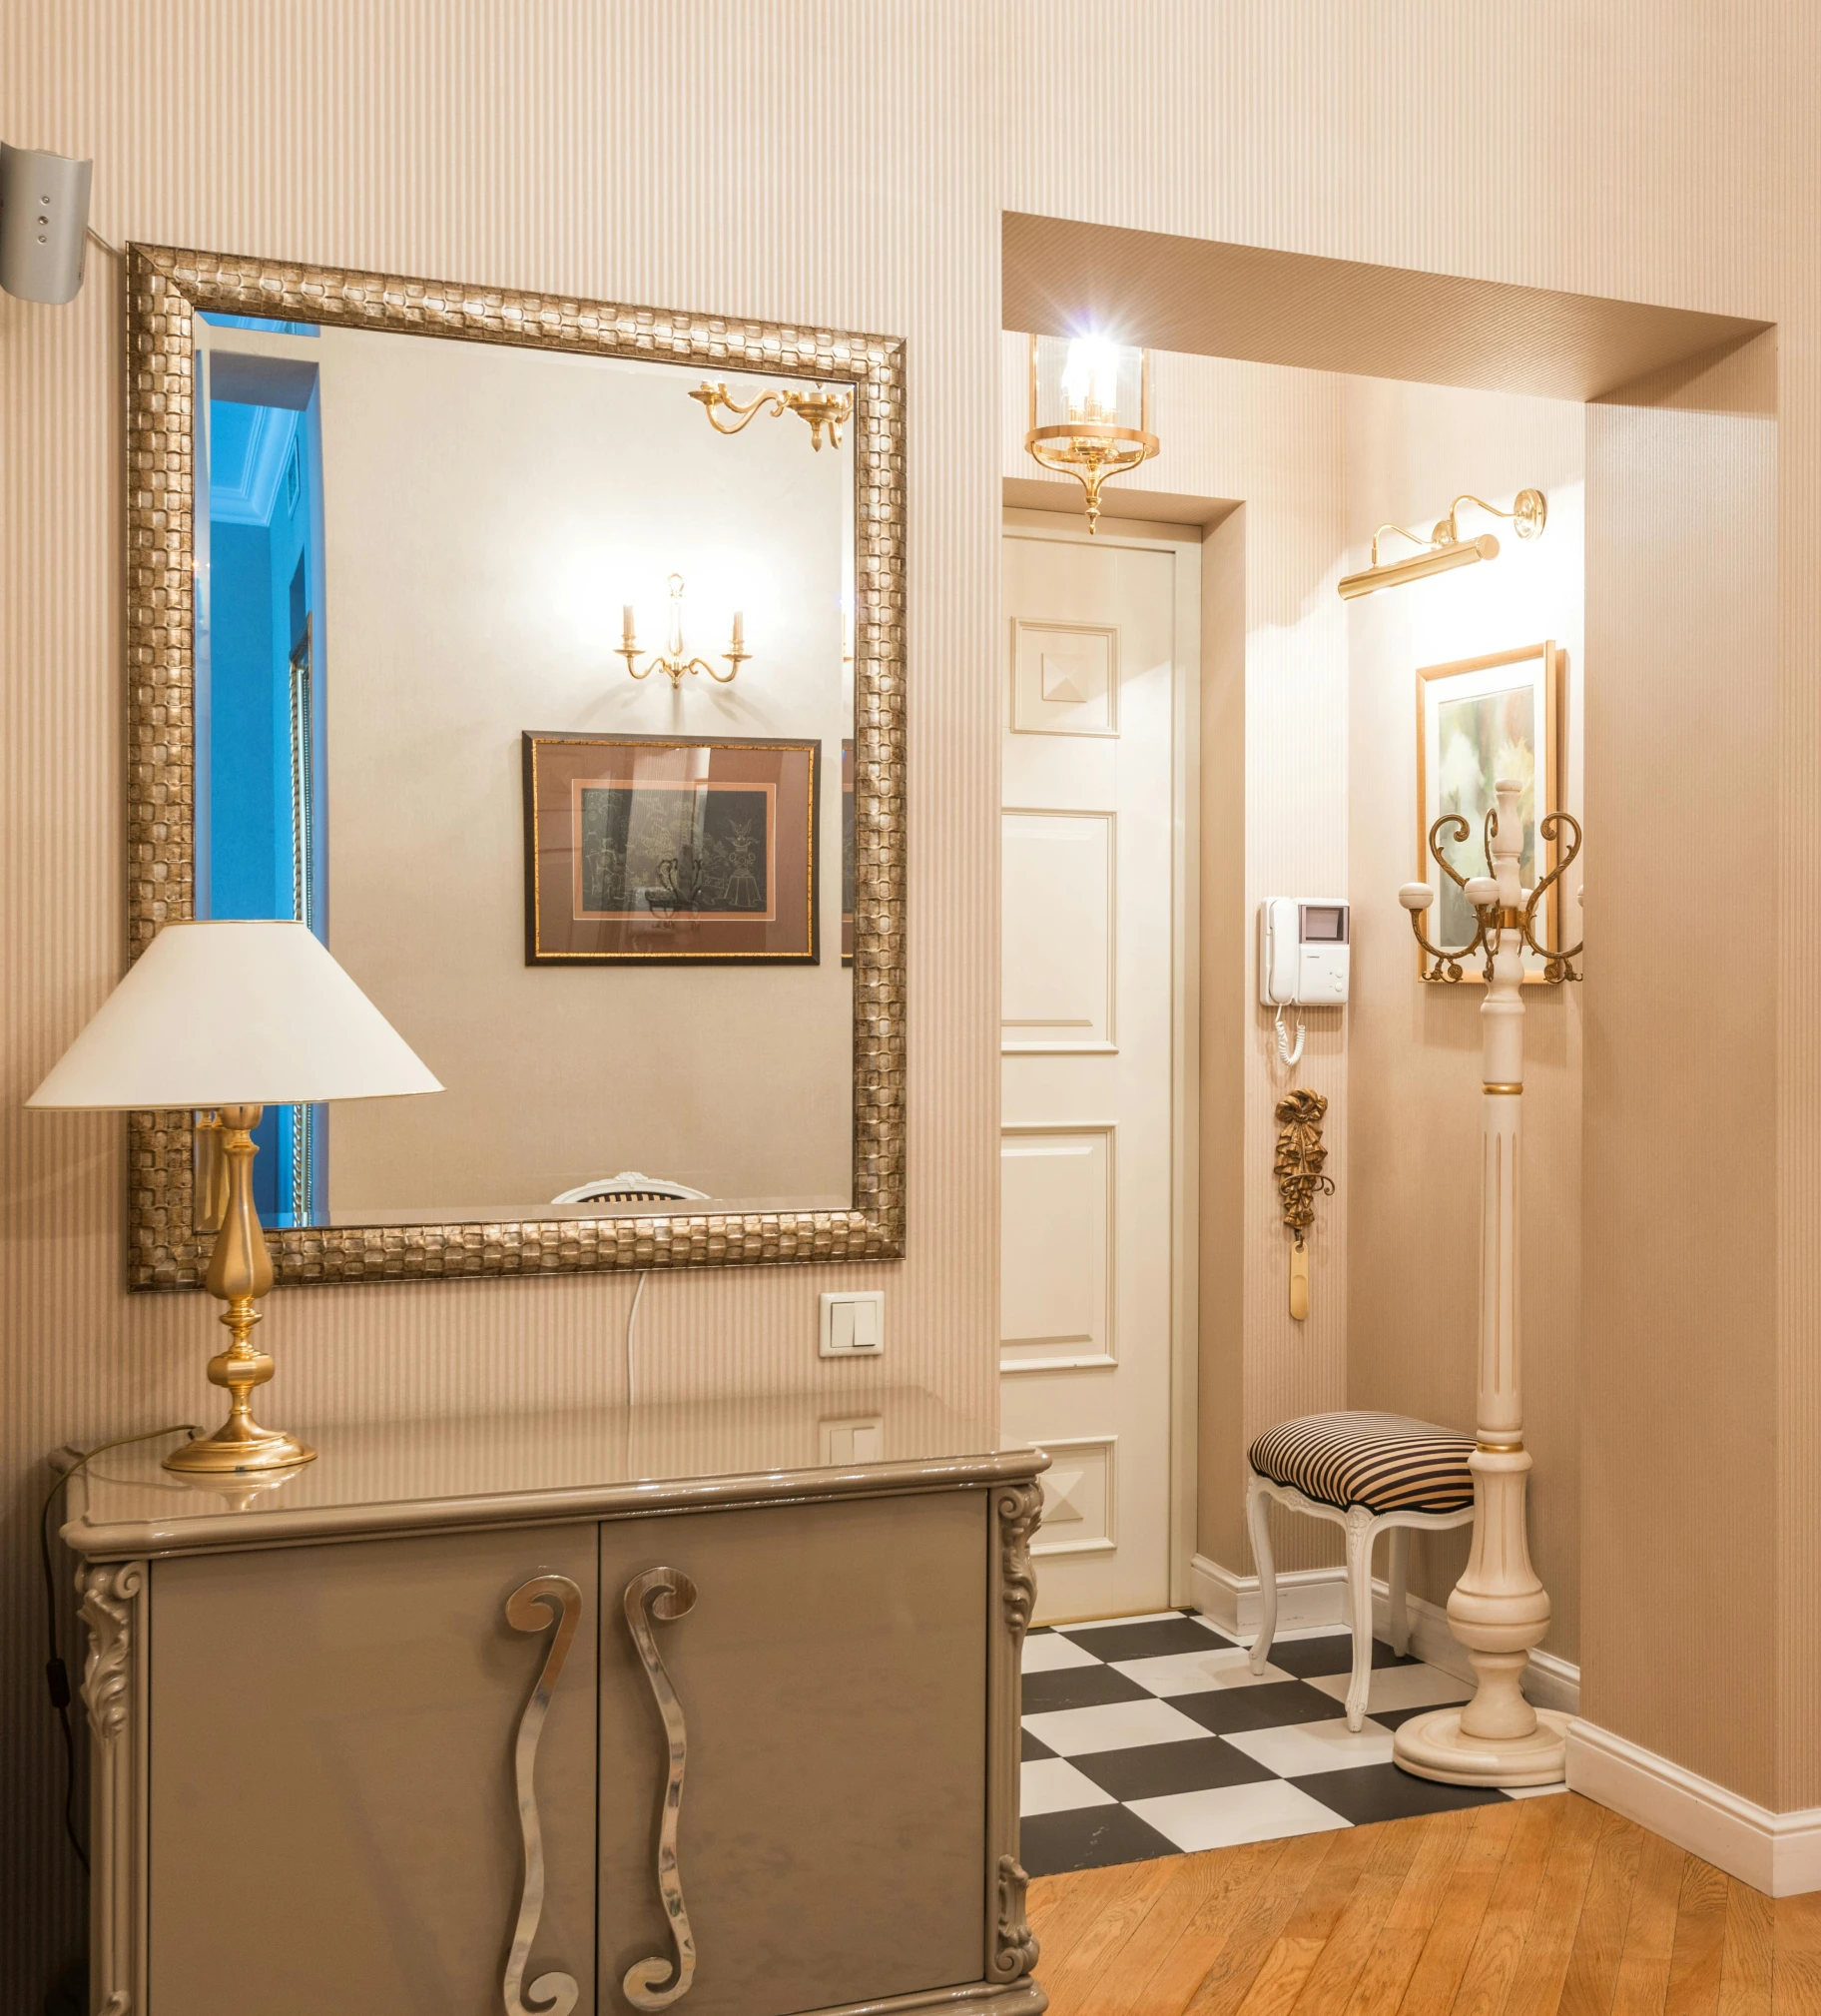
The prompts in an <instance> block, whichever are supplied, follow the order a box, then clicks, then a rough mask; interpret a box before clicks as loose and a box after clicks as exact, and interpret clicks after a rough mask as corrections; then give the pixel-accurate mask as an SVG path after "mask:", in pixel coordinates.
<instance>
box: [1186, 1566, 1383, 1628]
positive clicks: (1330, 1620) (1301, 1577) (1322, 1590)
mask: <svg viewBox="0 0 1821 2016" xmlns="http://www.w3.org/2000/svg"><path fill="white" fill-rule="evenodd" d="M1189 1583H1190V1586H1191V1588H1192V1589H1193V1591H1194V1604H1195V1608H1196V1609H1197V1610H1198V1611H1200V1612H1201V1614H1202V1616H1203V1617H1205V1618H1209V1619H1211V1620H1212V1621H1213V1622H1214V1623H1215V1624H1217V1625H1218V1626H1219V1627H1220V1628H1221V1630H1222V1631H1226V1632H1231V1633H1232V1634H1233V1635H1234V1637H1235V1638H1251V1637H1252V1636H1253V1634H1254V1633H1255V1632H1256V1631H1257V1630H1258V1577H1257V1576H1255V1575H1235V1574H1234V1573H1233V1571H1232V1570H1231V1569H1230V1568H1222V1567H1221V1565H1220V1563H1219V1562H1217V1561H1210V1560H1209V1559H1208V1558H1207V1556H1206V1555H1205V1554H1198V1555H1196V1556H1195V1558H1194V1560H1192V1561H1191V1562H1190V1563H1189ZM1346 1622H1347V1579H1346V1574H1345V1572H1344V1571H1343V1570H1341V1569H1338V1568H1298V1569H1291V1570H1289V1571H1287V1572H1286V1573H1285V1574H1283V1575H1280V1576H1279V1577H1278V1578H1277V1628H1278V1630H1279V1631H1280V1632H1287V1631H1308V1630H1310V1629H1313V1628H1319V1627H1321V1626H1324V1625H1325V1626H1329V1627H1333V1626H1335V1625H1343V1624H1345V1623H1346Z"/></svg>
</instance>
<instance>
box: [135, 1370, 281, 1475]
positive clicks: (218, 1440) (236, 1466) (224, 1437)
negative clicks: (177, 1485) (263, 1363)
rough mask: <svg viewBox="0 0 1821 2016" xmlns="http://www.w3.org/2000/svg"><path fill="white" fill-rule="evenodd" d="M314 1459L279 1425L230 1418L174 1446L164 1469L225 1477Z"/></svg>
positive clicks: (279, 1467)
mask: <svg viewBox="0 0 1821 2016" xmlns="http://www.w3.org/2000/svg"><path fill="white" fill-rule="evenodd" d="M268 1362H270V1361H268ZM315 1459H316V1452H315V1451H314V1450H313V1449H311V1448H310V1446H309V1444H308V1443H307V1442H300V1441H299V1440H298V1438H297V1437H296V1436H295V1435H287V1434H286V1433H285V1431H284V1430H283V1429H282V1428H262V1427H260V1425H259V1424H258V1423H257V1422H255V1421H252V1420H247V1421H244V1422H241V1421H234V1420H230V1421H228V1422H227V1423H225V1424H224V1425H223V1426H222V1427H220V1428H218V1429H217V1430H216V1431H215V1433H214V1434H213V1435H200V1436H198V1437H197V1439H196V1440H195V1441H194V1442H186V1443H183V1444H182V1445H181V1446H180V1447H178V1448H177V1449H174V1450H173V1451H172V1452H171V1454H170V1455H169V1456H167V1457H166V1458H165V1468H166V1469H167V1470H178V1471H184V1472H187V1473H188V1474H189V1475H190V1476H192V1477H227V1476H233V1475H235V1474H236V1473H240V1474H243V1475H244V1474H245V1473H247V1472H249V1471H260V1470H290V1469H292V1468H293V1467H294V1466H295V1465H297V1464H300V1463H313V1462H314V1461H315Z"/></svg>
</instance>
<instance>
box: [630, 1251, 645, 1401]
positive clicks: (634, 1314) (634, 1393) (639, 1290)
mask: <svg viewBox="0 0 1821 2016" xmlns="http://www.w3.org/2000/svg"><path fill="white" fill-rule="evenodd" d="M645 1280H646V1270H645V1269H644V1268H643V1267H641V1268H640V1269H639V1285H638V1286H637V1287H636V1288H634V1289H633V1291H632V1307H631V1308H630V1309H628V1310H627V1311H626V1407H627V1411H628V1412H630V1411H631V1409H632V1403H633V1401H634V1400H635V1399H636V1398H637V1397H638V1388H637V1387H636V1386H635V1384H634V1383H633V1372H632V1340H633V1336H634V1325H636V1324H637V1322H638V1320H639V1298H640V1297H641V1296H642V1295H643V1294H644V1293H645Z"/></svg>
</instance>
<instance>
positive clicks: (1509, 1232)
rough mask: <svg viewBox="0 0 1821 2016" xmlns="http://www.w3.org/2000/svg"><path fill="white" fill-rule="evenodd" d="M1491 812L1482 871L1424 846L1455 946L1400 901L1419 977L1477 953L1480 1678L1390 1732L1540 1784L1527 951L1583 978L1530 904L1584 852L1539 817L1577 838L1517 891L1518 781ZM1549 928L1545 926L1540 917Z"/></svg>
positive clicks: (1424, 1773) (1461, 1628) (1468, 1608)
mask: <svg viewBox="0 0 1821 2016" xmlns="http://www.w3.org/2000/svg"><path fill="white" fill-rule="evenodd" d="M1494 789H1495V792H1496V794H1497V797H1498V806H1497V809H1496V810H1494V811H1491V812H1489V813H1488V814H1487V818H1486V856H1487V866H1488V867H1489V868H1490V869H1491V871H1492V873H1491V875H1490V876H1474V877H1472V878H1464V877H1462V876H1460V875H1458V874H1457V873H1456V871H1455V870H1454V868H1453V867H1452V866H1451V865H1450V864H1449V862H1448V861H1447V860H1446V859H1445V858H1444V856H1443V853H1442V849H1441V846H1440V844H1439V836H1441V835H1442V833H1443V831H1444V829H1451V830H1450V831H1449V834H1448V837H1449V838H1450V839H1451V840H1453V841H1455V842H1457V843H1459V842H1460V841H1464V840H1466V839H1467V837H1468V835H1469V833H1470V832H1471V830H1472V829H1471V828H1470V827H1469V825H1468V822H1467V821H1466V820H1465V819H1463V818H1462V817H1461V816H1460V815H1459V814H1445V815H1444V816H1443V817H1442V818H1441V819H1438V820H1437V821H1436V823H1435V825H1434V826H1433V827H1431V829H1430V834H1429V848H1430V852H1431V854H1433V855H1434V856H1435V858H1436V860H1437V861H1438V862H1440V863H1441V865H1442V868H1443V871H1444V873H1445V874H1447V875H1448V876H1450V877H1451V878H1452V879H1453V880H1454V881H1455V882H1456V883H1457V884H1459V885H1460V887H1461V888H1462V890H1463V891H1464V892H1465V894H1466V896H1467V900H1468V902H1469V903H1471V904H1472V905H1473V907H1474V913H1475V916H1476V917H1477V919H1478V920H1479V930H1478V932H1477V933H1476V934H1475V937H1474V939H1473V942H1472V943H1471V944H1469V945H1467V946H1465V947H1463V948H1462V949H1461V951H1459V952H1448V951H1445V950H1442V949H1440V948H1438V947H1436V946H1432V945H1431V944H1430V942H1429V940H1428V939H1427V938H1426V937H1425V936H1424V934H1423V913H1424V912H1425V911H1426V910H1427V909H1428V908H1429V906H1430V904H1431V903H1432V902H1433V901H1434V899H1435V891H1434V890H1433V889H1432V888H1431V887H1430V885H1429V884H1428V883H1426V882H1412V883H1406V884H1405V886H1404V888H1403V889H1402V890H1400V891H1399V893H1398V900H1399V901H1400V902H1401V903H1402V904H1403V905H1404V907H1405V909H1406V910H1408V911H1409V912H1410V913H1411V919H1410V921H1411V924H1412V926H1413V928H1414V929H1415V931H1416V934H1417V943H1418V944H1419V945H1420V946H1421V947H1422V948H1423V951H1424V953H1425V955H1426V956H1427V958H1428V959H1429V960H1430V961H1431V962H1433V964H1431V965H1430V966H1429V967H1428V968H1426V971H1425V976H1424V977H1425V978H1426V979H1428V980H1434V981H1458V980H1460V978H1461V976H1462V962H1463V961H1464V960H1466V959H1469V958H1471V957H1472V955H1473V954H1474V953H1476V952H1478V951H1482V950H1484V952H1485V955H1486V979H1487V990H1486V1000H1485V1002H1484V1003H1483V1004H1482V1006H1481V1009H1480V1014H1481V1018H1482V1031H1483V1042H1484V1065H1483V1076H1484V1079H1485V1083H1484V1086H1483V1088H1482V1092H1481V1142H1482V1152H1481V1162H1480V1212H1481V1220H1480V1379H1479V1389H1480V1390H1479V1399H1478V1410H1477V1411H1478V1424H1477V1427H1476V1431H1475V1441H1476V1445H1477V1446H1476V1448H1475V1450H1474V1454H1473V1455H1472V1456H1471V1457H1470V1458H1469V1459H1468V1462H1469V1466H1470V1468H1471V1469H1472V1470H1473V1473H1474V1547H1473V1553H1472V1555H1471V1557H1470V1558H1469V1561H1468V1564H1467V1572H1466V1573H1465V1574H1464V1575H1463V1576H1462V1578H1461V1580H1460V1581H1459V1582H1458V1583H1457V1584H1456V1585H1455V1590H1454V1594H1453V1595H1452V1596H1451V1597H1450V1598H1449V1600H1448V1621H1449V1624H1450V1625H1451V1627H1452V1628H1453V1630H1454V1634H1455V1636H1456V1638H1458V1639H1459V1640H1460V1641H1461V1643H1462V1644H1463V1645H1464V1646H1465V1647H1466V1648H1467V1654H1468V1658H1469V1659H1470V1660H1472V1661H1473V1665H1474V1671H1475V1673H1476V1674H1477V1675H1478V1676H1479V1680H1480V1685H1479V1689H1478V1691H1477V1692H1476V1693H1475V1695H1474V1697H1473V1699H1472V1700H1470V1701H1469V1702H1468V1703H1467V1704H1466V1705H1465V1706H1464V1707H1453V1708H1438V1709H1437V1710H1436V1711H1435V1712H1434V1713H1432V1714H1427V1715H1418V1716H1415V1717H1413V1719H1411V1720H1410V1721H1407V1722H1405V1723H1404V1724H1403V1726H1402V1727H1401V1728H1400V1729H1399V1730H1398V1732H1397V1735H1396V1737H1395V1739H1394V1741H1393V1745H1392V1752H1393V1755H1394V1756H1395V1757H1396V1759H1397V1761H1398V1762H1399V1763H1400V1764H1401V1765H1403V1767H1404V1768H1405V1770H1407V1771H1414V1772H1415V1773H1416V1774H1417V1775H1418V1776H1419V1777H1425V1778H1441V1779H1443V1780H1445V1781H1446V1782H1447V1783H1450V1784H1457V1785H1547V1784H1554V1783H1556V1782H1558V1781H1559V1779H1560V1778H1561V1776H1562V1771H1563V1756H1564V1745H1563V1736H1564V1734H1565V1732H1566V1729H1567V1724H1568V1717H1567V1716H1566V1715H1564V1714H1557V1713H1555V1712H1553V1711H1551V1710H1550V1709H1547V1708H1535V1707H1532V1706H1531V1705H1530V1703H1529V1702H1528V1701H1527V1700H1526V1699H1525V1698H1524V1696H1523V1692H1522V1689H1521V1688H1520V1686H1519V1684H1518V1682H1519V1680H1521V1679H1522V1676H1523V1670H1524V1666H1525V1664H1526V1663H1527V1661H1528V1659H1529V1655H1530V1648H1531V1647H1532V1646H1534V1645H1538V1644H1540V1643H1541V1641H1542V1636H1543V1634H1544V1632H1546V1631H1547V1630H1548V1626H1549V1595H1548V1591H1547V1590H1545V1589H1544V1588H1543V1586H1542V1584H1541V1583H1540V1582H1539V1581H1538V1580H1537V1576H1536V1571H1535V1570H1534V1569H1533V1568H1532V1567H1531V1566H1530V1550H1529V1545H1528V1542H1527V1540H1526V1538H1525V1534H1524V1494H1525V1490H1526V1487H1527V1485H1528V1481H1529V1474H1530V1458H1529V1454H1528V1452H1527V1451H1526V1450H1525V1449H1524V1446H1523V1388H1522V1376H1521V1375H1522V1356H1521V1345H1520V1337H1519V1332H1518V1324H1517V1273H1518V1232H1519V1227H1520V1224H1521V1216H1522V1214H1521V1190H1520V1183H1521V1163H1520V1152H1521V1139H1520V1118H1521V1114H1522V1111H1523V985H1522V983H1523V953H1524V948H1525V947H1526V946H1527V947H1528V948H1529V950H1530V951H1531V952H1533V953H1536V954H1537V955H1538V956H1540V957H1541V958H1542V959H1543V960H1544V962H1545V966H1544V969H1543V978H1544V979H1545V980H1547V981H1548V982H1550V983H1551V984H1552V985H1555V984H1559V983H1560V982H1562V981H1572V980H1578V979H1579V978H1580V976H1579V975H1578V974H1577V973H1575V971H1574V969H1573V967H1572V965H1571V964H1570V962H1571V961H1572V960H1573V959H1574V957H1575V956H1576V955H1577V954H1578V953H1579V951H1580V947H1579V946H1578V945H1576V946H1573V947H1570V948H1569V950H1568V951H1566V952H1554V951H1551V950H1550V949H1549V948H1548V947H1547V946H1545V945H1540V944H1538V943H1537V940H1536V937H1535V929H1536V915H1537V904H1538V902H1539V901H1540V899H1541V898H1542V896H1543V893H1544V892H1545V891H1546V890H1547V889H1548V888H1549V886H1550V885H1551V884H1552V883H1555V882H1557V881H1558V880H1559V878H1560V877H1561V875H1562V873H1563V872H1564V871H1565V870H1566V868H1567V867H1568V864H1569V863H1570V862H1572V861H1573V860H1574V858H1575V856H1576V855H1578V854H1579V852H1580V828H1579V826H1578V825H1577V824H1576V823H1575V821H1574V820H1572V819H1571V818H1569V816H1568V815H1567V814H1566V813H1565V812H1552V813H1549V814H1547V815H1545V816H1544V818H1543V819H1542V820H1540V821H1539V822H1538V826H1537V852H1538V855H1539V856H1540V854H1541V851H1542V847H1543V845H1544V843H1546V842H1549V841H1552V840H1554V839H1555V837H1556V836H1557V834H1558V833H1560V832H1561V831H1562V830H1563V829H1566V830H1567V831H1568V832H1569V833H1570V834H1571V835H1572V844H1571V845H1570V847H1569V848H1568V851H1567V853H1566V855H1565V856H1564V857H1563V859H1562V860H1561V862H1560V863H1559V864H1558V865H1557V867H1556V868H1555V869H1554V870H1553V871H1552V872H1551V873H1549V874H1548V875H1546V876H1544V877H1543V878H1542V880H1541V881H1539V882H1538V884H1537V885H1536V887H1535V889H1533V890H1525V889H1523V888H1521V887H1520V885H1519V882H1518V873H1517V864H1518V858H1519V856H1520V854H1521V852H1522V845H1523V827H1522V821H1521V819H1520V816H1519V813H1518V809H1517V801H1518V794H1519V787H1518V786H1517V785H1516V784H1505V783H1502V784H1498V785H1496V786H1495V787H1494ZM1545 929H1546V926H1545Z"/></svg>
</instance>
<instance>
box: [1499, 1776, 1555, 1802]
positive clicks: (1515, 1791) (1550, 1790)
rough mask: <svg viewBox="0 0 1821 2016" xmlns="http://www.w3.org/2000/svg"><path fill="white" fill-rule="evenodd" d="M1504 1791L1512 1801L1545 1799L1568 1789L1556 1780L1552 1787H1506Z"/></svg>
mask: <svg viewBox="0 0 1821 2016" xmlns="http://www.w3.org/2000/svg"><path fill="white" fill-rule="evenodd" d="M1505 1789H1506V1791H1507V1792H1508V1793H1510V1795H1511V1796H1512V1797H1513V1798H1514V1799H1547V1798H1552V1797H1553V1796H1554V1794H1555V1793H1557V1792H1565V1791H1566V1790H1567V1789H1568V1788H1567V1786H1566V1785H1565V1784H1563V1783H1561V1782H1560V1781H1559V1780H1558V1781H1557V1782H1556V1783H1555V1784H1552V1785H1507V1786H1506V1788H1505Z"/></svg>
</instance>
